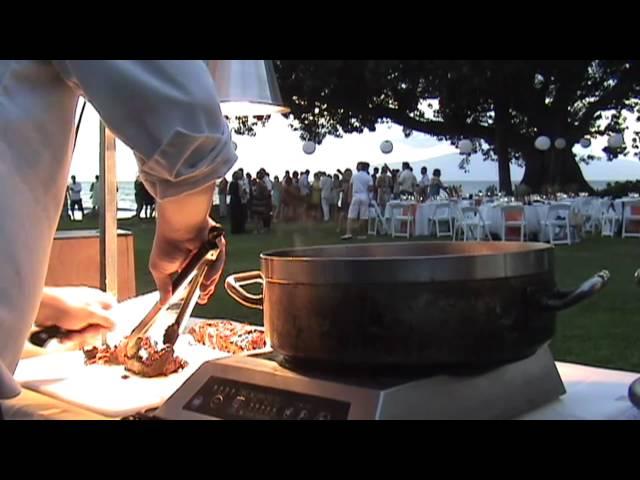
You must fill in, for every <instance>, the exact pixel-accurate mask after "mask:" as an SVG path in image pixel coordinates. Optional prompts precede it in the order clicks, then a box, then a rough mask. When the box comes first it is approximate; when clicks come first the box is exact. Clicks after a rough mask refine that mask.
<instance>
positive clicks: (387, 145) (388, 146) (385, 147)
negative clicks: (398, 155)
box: [380, 140, 393, 155]
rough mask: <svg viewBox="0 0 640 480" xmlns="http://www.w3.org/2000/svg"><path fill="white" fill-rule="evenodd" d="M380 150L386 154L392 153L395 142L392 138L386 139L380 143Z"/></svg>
mask: <svg viewBox="0 0 640 480" xmlns="http://www.w3.org/2000/svg"><path fill="white" fill-rule="evenodd" d="M380 150H381V151H382V153H384V154H385V155H386V154H389V153H391V152H392V151H393V143H391V141H390V140H385V141H384V142H382V143H381V144H380Z"/></svg>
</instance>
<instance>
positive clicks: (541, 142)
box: [534, 135, 551, 152]
mask: <svg viewBox="0 0 640 480" xmlns="http://www.w3.org/2000/svg"><path fill="white" fill-rule="evenodd" d="M534 146H535V147H536V148H537V149H538V150H541V151H543V152H544V151H545V150H549V148H551V139H550V138H549V137H545V136H544V135H542V136H541V137H538V138H536V141H535V143H534Z"/></svg>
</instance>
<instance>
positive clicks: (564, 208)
mask: <svg viewBox="0 0 640 480" xmlns="http://www.w3.org/2000/svg"><path fill="white" fill-rule="evenodd" d="M570 213H571V205H568V204H565V203H557V204H555V205H551V206H550V207H549V210H548V211H547V217H546V218H545V219H544V220H543V221H542V227H543V229H546V233H547V237H548V240H549V243H551V245H556V244H564V245H571V222H570Z"/></svg>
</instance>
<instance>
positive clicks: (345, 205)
mask: <svg viewBox="0 0 640 480" xmlns="http://www.w3.org/2000/svg"><path fill="white" fill-rule="evenodd" d="M351 176H352V172H351V169H350V168H347V169H346V170H345V171H344V174H343V175H342V179H341V180H340V193H339V199H338V209H339V212H340V213H339V214H338V230H337V232H338V233H340V232H341V231H342V225H343V223H346V220H347V213H348V212H349V205H350V204H351Z"/></svg>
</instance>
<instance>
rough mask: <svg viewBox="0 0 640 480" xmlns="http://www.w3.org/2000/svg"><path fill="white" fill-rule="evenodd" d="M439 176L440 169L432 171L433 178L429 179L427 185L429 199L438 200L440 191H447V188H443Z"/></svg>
mask: <svg viewBox="0 0 640 480" xmlns="http://www.w3.org/2000/svg"><path fill="white" fill-rule="evenodd" d="M440 175H441V172H440V169H439V168H436V169H435V170H434V171H433V178H431V183H430V184H429V198H438V197H439V196H440V192H441V191H443V190H444V191H445V192H446V191H447V187H445V186H444V184H443V183H442V180H440Z"/></svg>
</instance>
